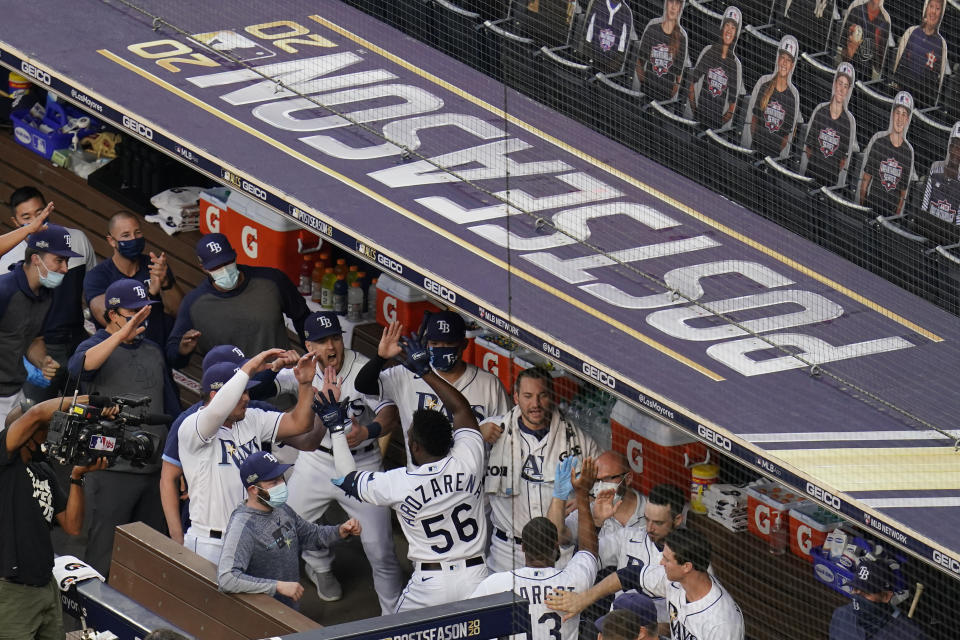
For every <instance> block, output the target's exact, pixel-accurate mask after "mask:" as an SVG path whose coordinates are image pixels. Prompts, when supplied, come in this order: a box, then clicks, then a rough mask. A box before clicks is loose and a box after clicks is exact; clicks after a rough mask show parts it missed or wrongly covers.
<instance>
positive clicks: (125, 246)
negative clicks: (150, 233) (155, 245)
mask: <svg viewBox="0 0 960 640" xmlns="http://www.w3.org/2000/svg"><path fill="white" fill-rule="evenodd" d="M146 246H147V240H146V238H134V239H133V240H117V253H119V254H120V255H121V256H123V257H124V258H127V259H128V260H133V259H135V258H139V257H140V256H141V255H142V254H143V250H144V248H146Z"/></svg>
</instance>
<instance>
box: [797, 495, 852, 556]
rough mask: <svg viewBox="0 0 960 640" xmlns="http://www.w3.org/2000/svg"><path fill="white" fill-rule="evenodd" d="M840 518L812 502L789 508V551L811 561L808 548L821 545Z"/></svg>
mask: <svg viewBox="0 0 960 640" xmlns="http://www.w3.org/2000/svg"><path fill="white" fill-rule="evenodd" d="M841 522H842V520H841V519H840V518H839V517H838V516H836V515H835V514H833V513H831V512H830V511H827V510H826V509H824V508H823V507H821V506H820V505H818V504H815V503H813V502H805V503H803V504H800V505H798V506H796V507H794V508H793V509H790V552H791V553H793V555H795V556H797V557H798V558H803V559H804V560H806V561H807V562H810V563H812V562H813V556H812V555H810V550H811V549H813V548H814V547H822V546H823V544H824V543H825V542H826V541H827V534H829V533H830V532H831V531H833V530H834V529H836V528H837V525H839V524H840V523H841Z"/></svg>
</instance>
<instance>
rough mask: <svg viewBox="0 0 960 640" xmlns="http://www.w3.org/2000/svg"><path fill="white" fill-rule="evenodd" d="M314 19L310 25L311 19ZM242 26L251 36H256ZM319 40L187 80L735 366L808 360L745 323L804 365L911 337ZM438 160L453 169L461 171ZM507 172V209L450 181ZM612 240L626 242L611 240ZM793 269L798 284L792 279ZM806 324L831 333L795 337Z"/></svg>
mask: <svg viewBox="0 0 960 640" xmlns="http://www.w3.org/2000/svg"><path fill="white" fill-rule="evenodd" d="M313 18H314V19H315V21H316V22H319V23H320V24H321V25H322V24H323V20H322V18H319V17H313ZM298 26H300V25H298ZM301 28H303V27H301ZM247 31H248V32H249V33H252V34H254V35H255V36H256V35H257V34H258V33H261V31H262V30H258V29H257V28H255V27H249V28H248V29H247ZM325 36H327V37H325V38H322V39H323V40H324V41H325V42H324V44H323V45H322V46H323V47H324V48H325V51H327V52H329V53H326V54H325V55H320V56H310V54H309V53H307V52H309V51H310V49H307V48H304V49H300V51H302V52H303V53H301V54H300V55H302V56H304V57H302V58H300V59H296V60H288V61H285V62H276V63H273V64H267V65H261V66H258V67H256V70H251V69H238V70H231V71H225V72H217V73H210V74H204V75H195V76H192V77H188V78H187V81H188V82H190V83H192V84H193V85H194V86H195V87H196V88H198V89H200V90H201V91H200V92H199V93H200V94H201V95H202V97H203V99H204V100H206V101H208V102H210V103H214V102H215V103H217V104H218V105H220V107H221V108H223V104H224V103H226V105H229V106H227V107H226V108H225V110H226V111H227V112H228V113H230V114H231V115H235V116H236V117H238V118H240V119H242V120H247V121H250V120H251V118H252V119H255V120H256V121H258V126H260V127H261V128H263V127H264V125H266V126H267V127H271V128H272V130H271V131H270V135H271V136H273V137H275V138H276V139H278V140H282V141H284V142H286V143H288V144H291V145H292V146H293V147H294V148H295V149H296V150H297V151H301V152H304V153H306V154H308V155H312V156H314V157H315V158H317V159H319V160H320V161H322V162H325V163H331V164H332V165H333V166H335V167H336V168H337V170H338V171H341V172H343V173H345V174H347V175H351V176H354V175H355V176H358V177H359V178H360V181H361V182H363V183H366V184H369V185H370V187H369V188H370V189H376V190H377V191H378V192H379V193H380V194H382V195H384V196H386V197H387V198H389V199H390V200H392V201H394V202H398V203H401V204H402V205H403V206H404V207H407V208H408V209H409V210H411V211H412V212H414V213H415V214H417V215H420V216H424V217H425V218H427V219H430V220H433V221H437V222H438V223H439V224H440V225H441V226H445V227H449V226H450V224H451V223H453V224H454V225H457V227H456V228H455V235H457V236H460V235H461V234H465V235H466V236H468V237H471V238H473V239H474V240H475V241H479V242H480V247H481V248H483V247H484V245H486V247H487V248H490V245H494V246H495V247H496V249H495V250H494V253H496V252H499V251H502V249H501V248H504V247H507V248H509V249H510V250H511V251H513V252H515V255H517V256H518V258H515V259H514V264H521V265H525V266H526V267H534V268H539V269H541V270H543V271H544V272H545V273H544V275H547V276H548V282H549V281H551V280H552V279H554V278H556V279H559V280H561V281H563V282H565V283H566V284H567V285H568V286H566V287H565V290H566V291H568V292H569V293H571V294H573V295H574V296H577V297H580V298H582V299H587V300H592V302H593V304H594V305H595V306H596V307H597V308H598V309H600V310H601V311H603V310H604V309H605V307H607V308H609V307H618V308H619V310H618V311H620V312H621V313H622V310H624V309H626V310H629V312H630V314H631V316H632V315H633V314H636V316H635V321H634V320H631V321H630V322H628V324H629V325H631V326H641V325H642V324H644V323H645V324H646V325H648V326H650V327H653V328H654V329H656V330H658V331H660V332H662V333H663V334H665V335H667V336H670V337H672V338H675V339H679V340H684V341H692V342H694V343H700V344H703V345H704V347H705V348H704V353H705V354H706V355H707V356H709V357H710V358H712V359H714V360H716V361H718V362H721V363H723V364H724V365H726V366H727V367H730V368H731V369H733V370H734V371H737V372H739V373H740V374H742V375H745V376H753V375H761V374H768V373H775V372H779V371H786V370H790V369H796V368H802V367H804V366H805V365H804V363H803V362H802V361H801V360H800V359H797V358H794V357H791V356H789V355H779V356H777V357H768V356H769V355H770V349H771V346H770V343H768V342H765V341H762V340H759V339H757V338H755V337H752V336H750V334H749V333H748V330H749V331H752V332H755V333H758V334H763V335H764V336H765V337H766V339H767V340H769V341H770V342H772V343H773V344H776V345H778V346H779V347H781V348H782V349H786V350H789V351H791V352H794V353H797V354H802V355H803V356H804V357H805V358H806V359H807V360H809V361H811V362H814V363H817V364H823V363H828V362H834V361H838V360H846V359H850V358H857V357H861V356H866V355H872V354H878V353H883V352H889V351H895V350H898V349H905V348H908V347H912V346H914V345H913V344H912V343H911V342H910V341H908V340H907V339H906V338H904V337H901V336H900V335H882V333H884V332H886V333H890V332H893V330H894V329H893V327H892V326H891V327H890V329H878V328H877V327H876V326H875V325H871V326H870V327H864V326H863V324H862V319H861V318H859V317H858V316H860V314H858V313H856V311H859V310H860V309H850V308H847V309H845V308H844V306H842V305H841V304H839V302H837V299H841V300H844V301H845V304H847V299H846V298H842V297H841V296H840V295H839V294H837V293H835V292H833V291H830V290H827V289H825V288H823V287H818V290H819V291H820V292H816V291H812V290H809V289H810V288H814V287H816V286H817V284H816V283H815V282H814V281H813V280H811V279H809V278H807V277H805V276H799V272H796V273H791V274H790V275H789V276H788V275H784V274H783V273H780V272H779V271H778V270H775V269H773V268H771V266H770V264H773V265H774V266H776V267H778V269H779V268H780V265H779V263H778V262H775V261H768V264H764V263H761V262H759V261H755V260H754V259H753V258H756V260H760V259H763V255H762V254H761V253H760V252H759V251H758V250H756V249H755V248H752V247H748V246H745V245H740V244H736V243H733V242H729V243H728V244H727V245H726V246H724V245H723V244H722V243H721V242H720V240H723V239H724V236H723V235H722V234H718V233H716V232H715V231H713V230H712V229H705V228H704V227H703V225H702V224H701V223H697V222H695V221H694V218H692V217H691V218H689V219H687V220H686V222H683V221H681V220H680V219H678V217H679V216H677V217H675V214H673V212H671V213H667V212H665V211H663V210H661V208H663V209H666V206H665V205H663V204H662V203H661V202H660V201H659V200H656V199H654V198H652V197H651V196H650V195H649V194H647V193H645V192H644V189H643V185H639V184H638V183H637V182H636V181H634V180H633V179H632V178H631V177H630V176H626V175H624V174H619V173H618V172H615V171H608V170H606V169H602V168H598V167H597V166H596V164H594V163H591V162H589V161H588V160H585V159H584V158H582V157H579V156H578V155H577V153H575V152H576V149H570V148H569V147H567V148H564V147H563V146H562V145H552V144H549V143H548V142H546V141H545V140H544V139H542V138H541V137H538V136H537V135H536V134H535V133H534V132H533V131H530V130H528V129H525V127H523V126H519V127H510V131H509V132H508V131H507V130H506V129H505V128H503V127H501V126H500V125H499V124H498V123H499V121H500V116H496V117H493V116H491V114H490V112H489V111H488V110H486V109H483V108H482V107H480V106H477V105H475V104H467V103H466V102H464V101H463V100H460V97H459V96H457V97H453V98H451V97H450V94H448V93H447V92H446V91H445V90H444V89H442V88H440V86H439V85H437V84H434V83H431V82H429V81H427V80H424V79H423V78H421V77H418V76H416V75H414V73H412V72H411V71H410V70H409V69H406V68H404V67H403V66H402V65H400V64H398V63H396V62H392V61H388V60H387V59H385V58H384V57H381V56H379V55H376V54H374V53H371V52H367V51H365V50H363V49H358V48H357V45H356V43H354V42H352V41H350V40H349V39H347V38H345V37H344V36H342V35H340V34H338V33H336V32H334V31H333V30H330V31H328V32H326V33H325ZM257 37H260V36H257ZM140 46H141V48H142V47H143V46H145V45H140ZM315 50H316V49H313V51H315ZM264 75H266V76H270V77H272V78H276V79H277V80H279V81H281V82H283V83H285V85H286V86H288V87H290V89H293V90H295V91H297V92H298V93H300V94H303V95H306V96H312V97H314V98H315V99H316V101H317V102H318V103H319V104H323V105H329V106H331V107H333V108H334V109H336V110H337V111H338V112H341V113H344V115H345V116H346V118H349V120H348V119H345V118H343V117H340V116H339V115H336V114H334V113H324V112H323V111H324V110H323V108H322V107H319V106H318V104H317V103H315V102H314V101H312V100H310V99H308V98H304V97H300V96H299V95H296V94H294V93H293V92H292V91H289V90H287V89H284V88H282V87H280V86H279V85H278V84H277V83H276V82H273V81H268V80H264V79H263V78H264ZM206 89H213V90H216V91H218V92H221V93H220V95H219V96H217V97H214V96H212V95H210V94H209V93H208V92H206V91H202V90H206ZM445 100H449V101H451V102H452V103H454V104H455V105H456V106H455V107H450V106H448V105H447V104H446V102H445ZM457 110H460V111H462V112H459V113H458V112H455V111H457ZM351 121H355V122H360V123H365V126H370V127H372V128H374V129H375V130H376V131H377V132H381V133H382V134H383V136H384V138H386V139H387V140H391V141H395V142H396V143H398V144H400V145H405V146H406V147H407V148H408V149H410V150H414V151H416V150H418V149H420V148H421V145H423V144H424V143H423V141H424V140H427V139H429V141H430V143H429V146H430V149H429V151H428V152H427V153H429V155H430V157H429V158H428V159H426V160H419V161H412V162H404V160H406V159H408V157H409V154H408V152H407V151H403V150H401V148H400V147H399V146H397V144H392V143H390V142H381V141H378V140H375V141H373V142H371V141H370V136H366V137H364V138H359V137H358V136H357V135H356V127H355V126H354V125H353V124H352V122H351ZM259 123H263V124H259ZM441 128H442V130H441V131H440V132H438V131H436V130H437V129H441ZM438 166H439V167H448V168H450V169H451V170H453V171H455V172H456V173H457V174H458V175H459V176H460V178H458V177H457V176H454V175H451V173H449V172H446V171H441V170H438V169H437V167H438ZM504 176H510V190H509V191H502V192H498V196H500V197H504V198H509V200H510V202H511V203H512V205H513V207H508V206H507V205H505V204H502V203H497V204H489V203H490V199H489V197H487V196H486V195H484V194H482V193H479V192H477V193H474V192H473V190H472V188H471V187H468V186H467V185H465V184H462V183H461V182H460V179H461V178H462V179H466V180H470V181H472V182H473V183H477V184H479V185H481V186H483V185H491V186H492V187H493V188H494V189H497V188H499V187H497V186H495V185H499V184H502V182H503V180H504ZM451 183H452V184H451ZM447 185H449V186H447ZM427 194H429V195H427ZM469 203H472V204H469ZM477 205H481V206H477ZM653 205H655V206H653ZM517 208H520V209H522V210H524V211H527V212H531V213H534V214H535V215H537V216H539V217H541V218H543V219H549V220H550V221H551V222H552V224H553V226H554V228H555V229H557V230H556V231H555V232H554V233H540V234H537V235H534V236H524V235H520V234H518V233H516V232H515V231H511V230H510V229H509V227H508V225H507V222H506V220H507V218H508V216H510V215H515V214H516V213H517ZM678 212H679V213H684V212H682V211H680V210H678ZM611 216H621V217H623V218H626V219H629V220H626V222H625V224H626V225H627V227H628V228H630V229H631V231H630V232H629V233H628V232H624V233H620V234H618V235H617V236H616V237H614V238H603V243H604V247H605V250H606V251H607V254H606V255H597V254H596V253H595V252H594V251H593V250H591V249H590V248H588V247H586V246H585V245H584V244H581V243H593V244H596V243H597V242H598V241H599V240H598V239H597V238H591V235H592V234H593V233H594V232H595V229H596V227H595V228H594V230H592V229H591V226H590V223H591V221H597V220H599V219H602V218H606V217H611ZM685 227H686V228H685ZM633 229H636V231H633ZM663 230H670V232H671V233H670V239H667V240H663V239H660V240H659V241H654V240H655V239H654V238H653V237H652V236H650V235H649V233H650V232H651V231H663ZM644 236H646V242H644ZM618 242H619V243H620V244H636V246H622V247H617V246H615V245H616V244H617V243H618ZM609 256H613V257H615V258H616V260H614V259H612V258H611V257H609ZM745 256H747V257H749V259H744V257H745ZM665 259H667V260H665ZM621 263H625V264H629V265H638V266H639V268H640V269H641V270H643V271H645V272H647V273H649V274H650V275H652V276H654V277H656V278H658V279H660V280H663V281H664V282H665V283H666V285H667V287H668V290H665V291H657V290H656V289H657V287H656V286H653V285H652V283H651V282H649V281H647V280H646V279H645V278H641V277H638V278H636V279H635V281H628V280H627V279H625V278H623V277H621V276H620V275H619V273H618V272H619V270H620V269H621V267H619V266H618V265H619V264H621ZM663 265H666V266H663ZM611 267H612V269H611ZM786 269H787V267H783V268H782V270H786ZM791 276H792V277H791ZM716 277H719V278H720V281H721V282H732V281H735V282H737V283H738V284H737V287H736V288H734V289H733V290H732V291H730V290H724V288H718V287H716V286H713V285H712V284H711V283H712V282H716V281H715V280H712V278H716ZM793 277H802V278H803V279H804V280H805V282H802V283H797V282H795V281H794V279H793ZM624 287H626V288H624ZM674 290H678V291H681V292H683V293H684V295H686V296H688V297H689V298H690V299H692V300H695V301H699V302H702V303H704V304H707V305H708V306H709V307H710V308H711V309H713V310H714V311H715V312H716V313H724V314H727V315H728V316H731V317H733V318H734V319H737V320H738V321H739V323H740V326H733V325H729V324H719V325H714V324H712V323H706V322H705V320H704V319H705V317H709V315H710V314H709V313H705V312H704V311H703V310H702V309H701V308H699V307H697V306H695V305H693V304H690V303H689V302H688V301H687V300H686V299H685V298H684V297H683V296H675V295H672V294H671V291H674ZM718 292H719V293H718ZM734 293H735V295H733V294H734ZM828 295H829V296H830V297H827V296H828ZM725 296H731V297H725ZM718 298H719V299H718ZM849 304H851V305H852V304H855V303H852V302H850V303H849ZM610 311H611V312H612V311H613V309H610ZM825 323H830V324H829V325H828V324H825ZM813 326H816V327H817V331H819V332H821V333H829V336H830V337H831V339H830V340H827V339H824V337H820V336H818V335H812V334H811V332H810V331H808V332H801V331H800V328H801V327H813ZM851 329H852V330H851ZM851 335H854V336H856V337H855V338H854V341H853V342H846V341H847V340H850V338H849V336H851ZM834 336H835V337H834Z"/></svg>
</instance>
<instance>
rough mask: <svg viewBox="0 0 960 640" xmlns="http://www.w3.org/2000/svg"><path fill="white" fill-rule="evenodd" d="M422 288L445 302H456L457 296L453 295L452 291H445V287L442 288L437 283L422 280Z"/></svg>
mask: <svg viewBox="0 0 960 640" xmlns="http://www.w3.org/2000/svg"><path fill="white" fill-rule="evenodd" d="M423 288H424V289H426V290H427V291H429V292H431V293H434V294H436V295H438V296H440V297H441V298H443V299H444V300H446V301H447V302H456V301H457V294H455V293H454V292H453V291H450V289H447V288H446V287H445V286H443V285H442V284H440V283H439V282H434V281H433V280H431V279H430V278H424V279H423Z"/></svg>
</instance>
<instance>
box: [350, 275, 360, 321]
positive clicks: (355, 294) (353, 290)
mask: <svg viewBox="0 0 960 640" xmlns="http://www.w3.org/2000/svg"><path fill="white" fill-rule="evenodd" d="M362 319H363V287H361V286H360V283H359V282H357V281H356V280H354V282H353V284H352V285H350V288H349V289H348V290H347V320H349V321H350V322H360V320H362Z"/></svg>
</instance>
